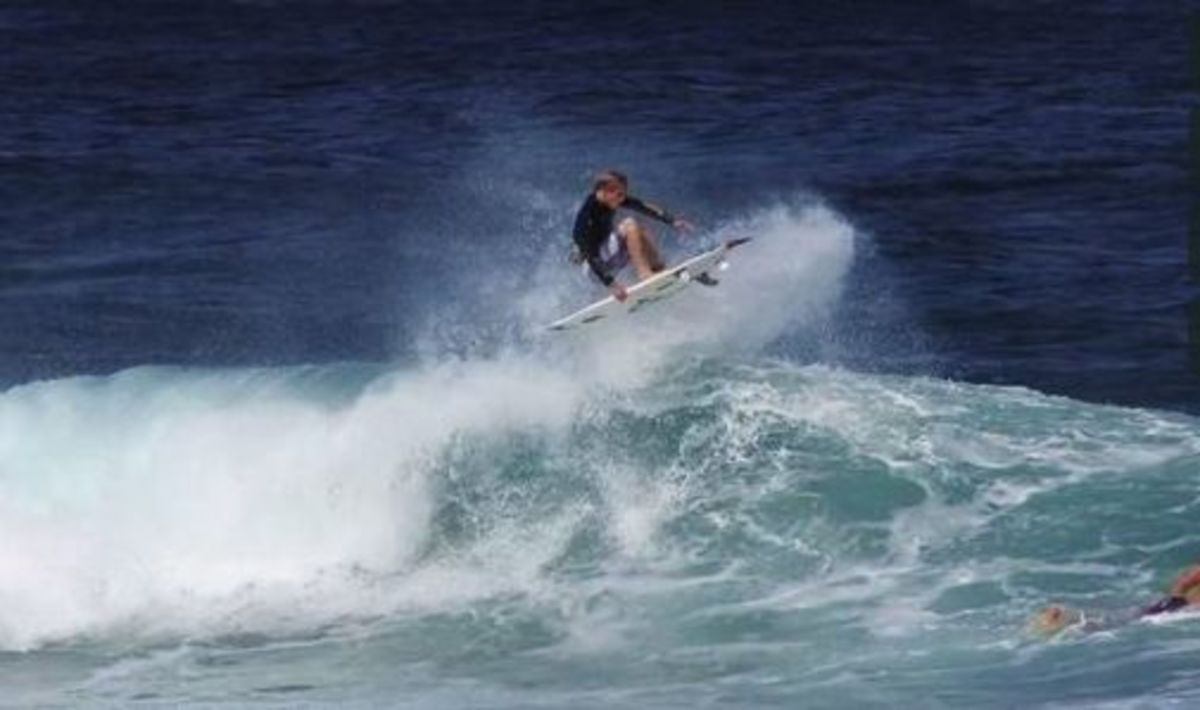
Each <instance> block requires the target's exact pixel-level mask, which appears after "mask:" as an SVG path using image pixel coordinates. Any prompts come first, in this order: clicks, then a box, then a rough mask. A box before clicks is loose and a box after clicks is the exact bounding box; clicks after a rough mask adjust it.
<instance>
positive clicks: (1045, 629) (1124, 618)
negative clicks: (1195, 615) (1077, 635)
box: [1029, 565, 1200, 636]
mask: <svg viewBox="0 0 1200 710" xmlns="http://www.w3.org/2000/svg"><path fill="white" fill-rule="evenodd" d="M1191 606H1200V565H1194V566H1192V567H1189V568H1187V569H1186V570H1184V571H1183V572H1181V573H1180V574H1179V576H1177V577H1176V578H1175V581H1174V582H1173V583H1172V584H1171V588H1170V589H1169V590H1168V591H1167V596H1165V597H1162V598H1161V599H1159V600H1158V601H1156V602H1154V603H1153V604H1151V605H1150V606H1147V607H1143V608H1140V609H1133V610H1131V611H1128V612H1124V613H1116V614H1108V615H1099V614H1091V615H1089V614H1086V613H1084V612H1083V611H1082V610H1080V609H1071V608H1069V607H1065V606H1061V605H1058V604H1053V605H1051V606H1048V607H1045V608H1043V609H1041V610H1039V611H1038V613H1036V614H1034V616H1033V619H1032V620H1031V621H1030V622H1029V629H1030V631H1032V632H1034V633H1036V634H1039V635H1041V636H1054V635H1055V634H1057V633H1059V632H1061V631H1064V630H1066V629H1070V628H1078V629H1080V630H1081V631H1100V630H1103V629H1107V628H1112V627H1113V626H1116V625H1118V624H1121V623H1125V622H1129V621H1135V620H1137V619H1142V618H1145V617H1147V616H1158V615H1159V614H1169V613H1171V612H1175V611H1180V610H1182V609H1186V608H1188V607H1191Z"/></svg>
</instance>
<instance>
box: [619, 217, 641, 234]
mask: <svg viewBox="0 0 1200 710" xmlns="http://www.w3.org/2000/svg"><path fill="white" fill-rule="evenodd" d="M617 234H620V235H621V237H622V238H624V239H643V238H645V236H646V230H645V229H644V228H643V227H642V224H641V222H638V221H637V220H636V219H634V218H633V217H626V218H625V219H623V220H621V223H620V224H618V225H617Z"/></svg>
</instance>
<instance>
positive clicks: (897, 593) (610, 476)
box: [0, 351, 1200, 708]
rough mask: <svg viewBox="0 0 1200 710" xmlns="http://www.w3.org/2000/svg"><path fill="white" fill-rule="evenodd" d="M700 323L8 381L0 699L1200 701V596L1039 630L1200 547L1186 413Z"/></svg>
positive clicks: (1123, 591) (1142, 594)
mask: <svg viewBox="0 0 1200 710" xmlns="http://www.w3.org/2000/svg"><path fill="white" fill-rule="evenodd" d="M672 352H676V355H674V356H671V357H668V356H666V355H663V360H662V362H660V363H657V364H656V365H655V366H653V367H648V368H647V369H642V370H638V371H636V372H633V373H631V372H630V371H621V372H619V373H616V374H614V373H611V372H609V373H604V378H607V379H592V380H591V381H588V380H587V379H586V378H582V377H574V378H572V377H568V376H566V374H565V373H563V372H561V371H556V370H555V368H554V367H553V365H552V364H551V362H552V361H548V360H545V359H541V358H540V357H539V356H537V355H533V354H528V353H526V354H523V355H517V354H509V355H507V356H500V357H496V358H489V359H480V360H467V361H456V362H448V363H440V364H436V365H433V364H430V365H414V366H413V367H412V368H411V369H399V370H396V369H388V368H382V367H365V366H343V367H329V368H301V369H294V370H257V371H185V370H175V369H161V368H160V369H141V370H132V371H128V372H124V373H119V374H117V375H114V376H111V377H107V378H81V379H69V380H60V381H52V382H44V383H37V384H31V385H28V386H23V387H18V388H14V389H11V390H9V391H8V392H6V393H5V394H4V395H3V397H2V398H0V422H2V423H3V427H2V428H0V430H2V431H3V432H4V436H3V438H2V439H0V453H2V454H3V456H2V457H0V459H2V460H3V461H5V462H6V466H5V470H4V476H3V478H2V479H0V490H2V493H3V496H2V497H0V500H2V501H3V506H4V510H3V513H4V514H3V515H2V516H0V520H2V521H3V525H4V529H3V531H2V533H3V534H2V535H0V570H2V572H3V574H2V575H0V598H2V599H3V604H2V605H0V609H2V610H3V611H0V645H2V646H3V648H4V652H3V654H0V684H2V685H3V687H4V688H5V690H6V692H5V697H4V702H5V703H6V704H9V705H13V706H21V705H29V704H49V705H55V704H76V703H84V704H89V703H116V704H126V703H131V702H134V701H145V702H148V703H151V704H154V703H180V702H185V703H190V702H201V703H203V702H235V703H237V704H239V705H242V704H247V705H251V704H262V705H267V706H275V705H288V706H290V705H295V704H302V703H310V702H311V703H343V702H345V703H350V704H358V705H363V706H367V705H375V704H387V705H390V706H398V707H409V706H412V707H418V706H419V707H488V708H491V707H495V708H501V707H562V706H564V705H567V704H569V705H571V706H576V707H596V708H600V707H611V706H613V705H624V706H638V707H680V706H711V707H745V706H758V707H797V706H804V707H833V706H845V705H847V704H849V705H853V706H856V707H887V706H901V705H904V706H925V707H929V706H935V707H936V706H972V707H992V706H996V707H999V706H1007V707H1011V706H1025V707H1033V706H1039V705H1043V704H1050V705H1058V704H1063V703H1065V704H1068V705H1069V704H1071V703H1081V704H1085V705H1088V706H1092V705H1093V704H1094V703H1095V702H1096V701H1098V700H1104V701H1106V702H1115V703H1117V704H1118V705H1120V703H1121V702H1122V701H1124V700H1126V699H1128V700H1131V701H1132V700H1137V699H1141V700H1147V699H1153V700H1154V703H1155V704H1157V703H1159V702H1167V701H1169V700H1179V701H1180V702H1181V703H1182V702H1185V701H1189V700H1190V699H1194V698H1195V696H1196V694H1197V689H1198V688H1200V679H1198V678H1197V673H1198V672H1197V671H1196V670H1195V663H1194V661H1195V658H1196V653H1197V651H1200V642H1198V641H1197V640H1196V635H1195V631H1196V628H1197V626H1196V624H1197V623H1200V622H1197V621H1195V620H1194V619H1193V618H1188V616H1187V615H1185V616H1184V617H1183V618H1180V619H1176V620H1172V621H1171V622H1170V623H1155V624H1151V623H1146V622H1143V623H1136V624H1133V625H1130V626H1128V627H1125V628H1121V629H1117V630H1114V631H1111V632H1107V633H1104V634H1099V635H1094V636H1090V637H1085V636H1068V637H1064V638H1060V639H1058V640H1056V641H1054V642H1051V643H1043V642H1038V641H1036V640H1033V639H1031V638H1029V637H1028V636H1027V635H1026V634H1025V633H1024V631H1023V624H1024V621H1025V619H1026V618H1027V616H1028V615H1029V614H1030V613H1031V612H1032V611H1033V610H1034V609H1035V608H1036V607H1037V606H1039V605H1041V604H1043V603H1045V602H1047V601H1049V600H1060V601H1066V602H1069V603H1071V604H1074V605H1079V606H1085V607H1089V608H1114V609H1115V608H1121V607H1125V606H1129V605H1131V604H1135V603H1139V602H1143V601H1146V600H1148V599H1150V598H1152V597H1154V596H1155V595H1156V594H1157V593H1158V591H1159V590H1160V588H1161V587H1163V586H1164V585H1165V584H1166V583H1167V582H1168V581H1169V578H1170V576H1171V574H1172V573H1173V572H1174V571H1175V570H1176V568H1178V567H1180V566H1181V565H1183V564H1185V563H1188V562H1190V561H1191V557H1190V555H1191V554H1192V551H1193V550H1194V546H1195V543H1196V537H1195V532H1194V526H1191V525H1189V524H1188V521H1190V520H1193V519H1194V517H1195V515H1196V514H1197V512H1200V511H1198V507H1200V504H1198V500H1197V497H1196V495H1195V490H1196V487H1197V483H1198V480H1197V476H1198V474H1197V463H1200V425H1198V423H1197V422H1196V421H1195V420H1194V419H1192V418H1190V417H1187V416H1183V415H1175V414H1166V413H1161V412H1154V411H1149V410H1137V409H1127V408H1118V407H1110V406H1101V405H1095V404H1086V403H1081V402H1076V401H1072V400H1070V399H1066V398H1059V397H1048V396H1045V395H1042V394H1039V393H1037V392H1034V391H1032V390H1028V389H1023V388H1003V387H991V386H976V385H967V384H961V383H955V382H951V381H945V380H939V379H932V378H912V377H898V376H885V375H871V374H862V373H855V372H852V371H847V370H843V369H838V368H832V367H828V366H822V365H801V364H796V363H792V362H788V361H786V360H780V359H773V358H770V357H766V356H761V355H760V356H751V355H746V354H725V355H722V356H717V355H713V354H707V355H678V354H677V353H678V351H672ZM597 377H598V376H597ZM129 412H138V413H139V414H138V416H130V415H129ZM66 442H71V444H70V446H68V445H66ZM1120 706H1123V705H1120Z"/></svg>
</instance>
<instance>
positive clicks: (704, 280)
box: [692, 271, 721, 286]
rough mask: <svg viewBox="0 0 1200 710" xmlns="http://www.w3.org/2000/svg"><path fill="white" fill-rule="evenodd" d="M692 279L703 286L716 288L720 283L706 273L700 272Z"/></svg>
mask: <svg viewBox="0 0 1200 710" xmlns="http://www.w3.org/2000/svg"><path fill="white" fill-rule="evenodd" d="M692 278H694V279H695V280H696V283H698V284H703V285H705V286H716V285H717V284H719V283H721V282H720V281H718V280H716V279H714V278H713V277H712V276H709V275H708V272H707V271H701V272H700V273H699V274H696V275H695V276H694V277H692Z"/></svg>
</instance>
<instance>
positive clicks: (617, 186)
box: [592, 170, 629, 210]
mask: <svg viewBox="0 0 1200 710" xmlns="http://www.w3.org/2000/svg"><path fill="white" fill-rule="evenodd" d="M592 192H593V193H594V194H595V195H596V199H597V200H600V202H602V203H604V205H606V206H608V207H611V208H612V209H614V210H615V209H616V208H618V207H620V206H621V203H622V202H624V201H625V196H626V195H627V194H629V178H628V177H626V176H625V173H622V172H618V171H616V170H601V171H600V172H598V173H596V177H595V178H593V179H592Z"/></svg>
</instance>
